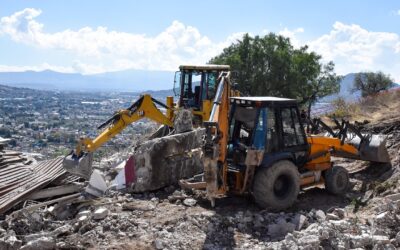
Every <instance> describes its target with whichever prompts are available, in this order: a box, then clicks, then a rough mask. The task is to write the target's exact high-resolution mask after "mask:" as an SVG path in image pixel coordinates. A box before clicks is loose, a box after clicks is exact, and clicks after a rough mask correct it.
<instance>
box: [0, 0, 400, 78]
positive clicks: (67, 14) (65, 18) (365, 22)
mask: <svg viewBox="0 0 400 250" xmlns="http://www.w3.org/2000/svg"><path fill="white" fill-rule="evenodd" d="M269 32H275V33H278V34H281V35H284V36H287V37H289V38H290V39H291V41H292V44H293V45H294V46H295V47H300V46H303V45H308V46H309V49H310V50H311V51H315V52H317V53H318V54H320V55H321V56H322V62H324V63H325V62H328V61H331V60H332V61H333V62H334V63H335V65H336V67H335V69H336V72H337V73H338V74H342V75H344V74H347V73H351V72H360V71H383V72H384V73H387V74H390V75H391V77H392V78H393V79H394V80H395V81H397V82H400V1H398V0H385V1H378V0H376V1H372V0H347V1H344V0H326V1H321V0H305V1H294V0H292V1H289V0H279V1H278V0H275V1H268V0H264V1H262V0H260V1H258V0H254V1H252V0H247V1H244V0H230V1H227V0H220V1H217V0H213V1H211V0H201V1H184V0H164V1H162V0H159V1H156V0H146V1H122V0H120V1H100V0H97V1H95V0H85V1H82V0H80V1H76V0H69V1H64V0H58V1H50V0H47V1H45V0H41V1H39V0H30V1H22V0H13V1H11V0H10V1H8V0H0V71H3V72H4V71H25V70H36V71H41V70H46V69H50V70H55V71H59V72H68V73H82V74H96V73H102V72H110V71H119V70H128V69H144V70H172V71H175V70H177V68H178V66H179V65H180V64H204V63H206V62H207V61H208V60H210V59H211V58H212V57H214V56H216V55H218V54H219V53H220V52H221V51H222V50H223V48H225V47H227V46H229V45H230V44H232V43H234V42H236V41H237V40H238V39H240V38H241V37H242V36H243V34H244V33H250V34H251V35H260V36H263V35H266V34H268V33H269Z"/></svg>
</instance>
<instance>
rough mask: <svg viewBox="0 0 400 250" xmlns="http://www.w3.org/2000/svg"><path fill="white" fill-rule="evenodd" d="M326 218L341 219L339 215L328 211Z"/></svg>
mask: <svg viewBox="0 0 400 250" xmlns="http://www.w3.org/2000/svg"><path fill="white" fill-rule="evenodd" d="M326 219H327V220H340V218H339V216H337V215H336V214H333V213H327V214H326Z"/></svg>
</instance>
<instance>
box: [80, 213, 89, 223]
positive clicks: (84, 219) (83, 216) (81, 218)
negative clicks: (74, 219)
mask: <svg viewBox="0 0 400 250" xmlns="http://www.w3.org/2000/svg"><path fill="white" fill-rule="evenodd" d="M88 219H89V217H88V216H87V215H82V216H80V217H79V218H78V221H80V222H82V221H87V220H88Z"/></svg>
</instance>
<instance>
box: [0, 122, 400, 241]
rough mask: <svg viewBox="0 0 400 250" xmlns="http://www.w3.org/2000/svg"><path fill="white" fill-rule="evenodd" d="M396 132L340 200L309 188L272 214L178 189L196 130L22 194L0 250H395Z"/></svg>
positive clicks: (398, 224) (195, 158)
mask: <svg viewBox="0 0 400 250" xmlns="http://www.w3.org/2000/svg"><path fill="white" fill-rule="evenodd" d="M399 132H400V127H399V129H395V131H394V132H393V131H391V132H390V135H392V136H391V138H389V139H388V148H389V153H390V154H391V156H392V159H393V161H392V165H391V166H382V165H374V164H371V165H363V164H364V163H360V162H358V163H356V164H358V165H357V167H360V169H358V170H357V171H354V172H351V173H350V177H351V190H349V192H348V193H347V194H346V195H344V196H335V195H330V194H328V193H326V192H325V190H323V189H320V188H314V189H312V190H307V191H306V192H301V194H300V196H299V198H298V200H297V201H296V203H295V205H294V206H293V207H292V208H290V209H288V210H286V211H281V212H272V211H268V210H262V209H260V208H258V207H257V206H256V205H255V204H254V203H253V202H252V201H250V199H248V198H247V197H238V196H233V197H228V198H223V199H219V200H217V203H216V207H215V208H211V206H210V204H209V202H208V200H207V199H206V197H205V194H204V193H203V192H200V191H194V190H192V191H187V190H185V191H184V190H181V189H180V188H179V187H178V186H177V181H178V180H179V179H181V178H184V177H190V176H192V175H194V174H197V173H199V172H201V164H200V160H201V152H199V151H196V150H195V149H196V148H198V147H200V146H201V140H200V139H201V137H202V135H203V133H204V132H203V131H202V130H196V131H195V132H191V135H192V136H189V137H185V138H186V139H184V138H183V137H181V136H180V135H172V136H168V137H166V138H159V139H153V140H151V141H147V142H144V143H142V144H140V145H138V146H137V147H135V148H134V149H131V151H129V152H128V153H126V152H124V154H125V155H116V156H115V157H114V160H113V161H110V162H112V164H109V166H108V167H107V168H100V169H99V170H96V171H94V174H93V175H92V177H93V178H92V180H89V182H81V180H79V179H76V178H73V177H72V176H68V175H62V176H61V177H59V178H56V180H53V181H50V182H47V183H46V185H40V187H39V188H37V189H34V190H33V191H32V192H31V193H30V194H29V196H28V195H27V196H24V198H23V199H21V200H20V201H19V203H18V204H16V205H15V206H14V207H11V208H10V209H9V210H7V212H5V213H3V214H2V215H1V216H0V249H71V248H73V249H76V248H78V249H86V248H94V249H126V247H130V248H132V249H233V248H236V249H318V248H322V249H357V248H358V249H398V248H400V232H399V229H400V217H399V214H400V189H399V181H400V158H399V156H398V152H399V150H400V144H399V143H398V141H400V133H399ZM156 151H158V152H163V155H155V154H154V153H152V152H156ZM340 163H341V165H343V166H344V167H346V168H349V169H351V168H352V167H353V165H352V164H354V163H353V162H346V161H343V162H340ZM39 164H41V163H40V162H39ZM197 164H198V165H197ZM361 167H362V169H361ZM127 168H128V170H129V171H132V170H133V172H129V171H126V170H127ZM0 171H1V169H0ZM121 171H123V173H122V172H121ZM388 172H390V175H389V174H388ZM0 173H1V172H0ZM132 173H133V175H132ZM117 176H119V177H117ZM0 177H1V174H0ZM127 177H128V178H127ZM132 177H134V178H132ZM117 180H118V181H117ZM377 181H379V182H378V183H379V184H377ZM60 187H62V188H60ZM78 187H79V188H78ZM63 188H65V189H68V190H70V191H71V192H66V193H65V192H64V193H63V192H60V190H61V189H63ZM52 195H54V196H52ZM28 197H30V198H28ZM32 197H33V198H35V200H33V198H32ZM25 199H27V200H25ZM30 199H32V200H30ZM24 203H25V204H24Z"/></svg>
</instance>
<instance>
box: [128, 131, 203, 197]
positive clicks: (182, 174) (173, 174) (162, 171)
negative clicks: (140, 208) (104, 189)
mask: <svg viewBox="0 0 400 250" xmlns="http://www.w3.org/2000/svg"><path fill="white" fill-rule="evenodd" d="M203 135H204V129H197V130H194V131H191V132H186V133H182V134H176V135H171V136H166V137H162V138H155V139H153V140H149V141H146V142H144V143H143V144H141V145H139V146H138V147H137V148H136V149H135V151H134V154H133V155H134V157H135V176H136V180H135V183H134V184H133V187H132V191H133V192H145V191H152V190H157V189H160V188H163V187H166V186H169V185H174V184H177V183H178V181H179V180H180V179H184V178H189V177H192V176H193V175H195V174H199V173H201V172H203V165H202V162H201V155H202V153H201V150H200V148H201V146H202V137H203Z"/></svg>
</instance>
